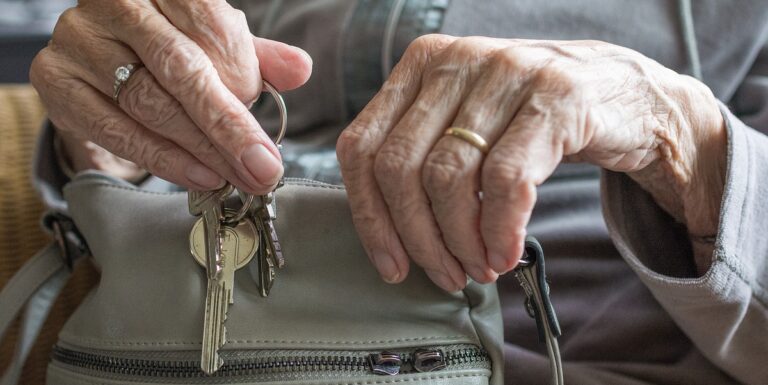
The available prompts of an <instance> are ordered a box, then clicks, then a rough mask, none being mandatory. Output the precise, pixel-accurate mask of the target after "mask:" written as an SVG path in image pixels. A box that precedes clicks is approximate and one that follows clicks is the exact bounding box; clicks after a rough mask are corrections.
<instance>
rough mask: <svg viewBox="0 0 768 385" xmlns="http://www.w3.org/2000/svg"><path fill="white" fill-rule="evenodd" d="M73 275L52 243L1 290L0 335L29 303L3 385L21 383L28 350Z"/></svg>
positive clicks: (25, 265) (26, 264)
mask: <svg viewBox="0 0 768 385" xmlns="http://www.w3.org/2000/svg"><path fill="white" fill-rule="evenodd" d="M70 274H71V270H70V269H69V267H68V266H67V264H66V263H65V262H64V259H63V258H62V257H61V253H60V251H59V248H58V247H57V246H56V245H55V244H50V245H48V246H46V247H45V248H44V249H42V250H41V251H40V252H38V253H37V254H36V255H35V256H34V257H32V259H30V260H29V261H27V263H25V264H24V266H22V267H21V269H20V270H19V271H18V272H17V273H16V274H15V275H14V276H13V277H12V278H11V280H10V281H8V283H7V284H6V285H5V287H4V288H3V291H2V292H0V309H3V311H2V312H0V336H3V335H4V334H5V332H6V331H7V330H8V327H9V326H10V325H11V323H12V322H13V320H14V319H16V316H17V315H18V314H19V313H20V312H21V310H22V309H23V308H24V305H27V306H26V310H25V313H24V317H23V318H22V322H21V328H20V330H19V338H18V342H17V343H16V350H15V351H14V354H13V358H12V360H11V364H10V366H9V367H8V370H7V372H6V373H5V374H4V375H3V377H2V379H1V380H0V385H15V384H16V383H18V381H19V377H20V376H21V369H22V367H23V366H24V362H25V361H26V359H27V356H28V355H29V351H30V350H31V349H32V345H34V342H35V340H36V339H37V336H38V334H39V333H40V329H41V328H42V326H43V323H44V322H45V319H46V318H47V316H48V312H49V311H50V310H51V307H52V306H53V302H54V301H55V300H56V297H58V295H59V293H60V292H61V289H62V288H63V287H64V284H65V283H66V282H67V279H68V278H69V275H70Z"/></svg>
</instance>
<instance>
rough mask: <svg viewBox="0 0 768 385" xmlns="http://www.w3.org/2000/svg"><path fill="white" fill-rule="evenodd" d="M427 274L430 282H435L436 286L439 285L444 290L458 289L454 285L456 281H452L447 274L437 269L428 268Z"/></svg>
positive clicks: (452, 290)
mask: <svg viewBox="0 0 768 385" xmlns="http://www.w3.org/2000/svg"><path fill="white" fill-rule="evenodd" d="M427 275H428V276H429V279H431V280H432V282H434V283H436V284H437V286H440V288H441V289H443V290H445V291H449V292H451V293H453V292H455V291H458V290H459V288H458V287H457V286H456V283H455V282H453V280H452V279H451V277H449V276H448V274H445V273H442V272H439V271H434V270H428V271H427Z"/></svg>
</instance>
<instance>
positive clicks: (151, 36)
mask: <svg viewBox="0 0 768 385" xmlns="http://www.w3.org/2000/svg"><path fill="white" fill-rule="evenodd" d="M139 62H140V63H142V64H143V65H144V67H141V68H140V69H138V70H136V71H135V72H134V73H133V75H132V76H131V78H130V79H129V80H128V81H127V83H126V84H125V85H124V86H123V89H122V90H121V92H120V96H119V99H120V100H119V101H120V104H119V105H115V104H114V103H113V102H112V100H111V99H112V93H113V88H112V87H113V83H114V79H115V75H114V71H115V69H116V68H117V67H119V66H121V65H125V64H129V63H139ZM311 71H312V61H311V59H310V57H309V55H308V54H307V53H306V52H304V51H303V50H301V49H300V48H297V47H293V46H290V45H287V44H283V43H279V42H276V41H271V40H266V39H260V38H257V37H254V36H253V35H251V33H250V31H249V29H248V25H247V23H246V20H245V16H244V14H243V13H242V12H241V11H239V10H236V9H234V8H232V7H231V6H230V5H229V4H227V2H226V1H225V0H205V1H186V0H157V1H150V0H109V1H99V0H81V1H80V2H79V4H78V5H77V7H75V8H71V9H69V10H67V11H66V12H64V14H63V15H62V16H61V18H60V19H59V21H58V23H57V25H56V28H55V30H54V32H53V36H52V38H51V41H50V43H49V45H48V47H46V48H45V49H43V50H42V51H40V53H39V54H38V55H37V57H36V58H35V60H34V62H33V63H32V67H31V70H30V80H31V81H32V84H33V85H34V86H35V88H36V89H37V91H38V92H39V94H40V97H41V98H42V101H43V103H44V105H45V106H46V108H47V111H48V116H49V118H50V120H51V121H52V122H53V123H54V124H55V126H56V127H57V129H59V131H60V133H61V134H64V136H66V137H70V138H75V139H78V140H80V141H81V142H82V141H83V140H90V141H93V142H94V143H96V144H98V145H99V146H101V147H104V148H105V149H107V150H109V151H110V152H112V153H113V154H115V155H117V156H119V157H121V158H124V159H127V160H130V161H132V162H134V163H136V164H137V165H139V166H140V167H142V168H144V169H146V170H147V171H149V172H151V173H152V174H154V175H157V176H159V177H161V178H164V179H167V180H169V181H171V182H174V183H176V184H179V185H183V186H186V187H189V188H193V189H200V190H209V189H213V188H216V187H219V186H221V185H222V184H223V183H224V180H227V181H229V182H231V183H232V184H234V185H235V186H237V187H238V188H240V189H243V190H244V191H247V192H249V193H254V194H264V193H266V192H268V191H270V190H271V189H272V187H273V186H274V185H275V184H276V183H277V182H278V180H279V178H280V176H282V172H283V169H282V164H281V161H280V154H279V152H278V151H277V148H276V147H275V145H274V143H273V142H272V140H271V139H270V138H269V136H268V135H266V134H265V133H264V131H263V130H262V129H261V126H259V123H258V122H257V121H256V119H255V118H254V117H253V115H251V113H250V112H249V110H248V107H247V105H250V104H251V103H252V102H253V101H254V100H256V99H257V97H258V96H259V94H260V93H261V84H262V75H263V76H264V78H265V79H266V80H267V81H269V82H270V83H272V84H273V85H274V86H275V87H276V88H277V89H279V90H289V89H293V88H296V87H299V86H301V85H302V84H304V83H305V82H306V81H307V79H308V78H309V75H310V73H311ZM69 142H77V140H75V141H69ZM67 150H68V151H72V149H71V148H68V149H67ZM70 155H72V154H70Z"/></svg>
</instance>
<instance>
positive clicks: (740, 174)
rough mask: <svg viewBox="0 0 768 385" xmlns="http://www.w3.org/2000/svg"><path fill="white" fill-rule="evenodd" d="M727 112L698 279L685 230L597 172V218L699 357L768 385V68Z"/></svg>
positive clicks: (613, 176)
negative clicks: (713, 234) (713, 228)
mask: <svg viewBox="0 0 768 385" xmlns="http://www.w3.org/2000/svg"><path fill="white" fill-rule="evenodd" d="M765 63H768V62H765ZM764 70H766V71H765V72H764V73H763V72H762V71H764ZM731 105H732V107H733V111H735V112H741V114H740V116H741V117H742V119H740V118H738V117H736V116H735V114H734V113H732V112H731V111H730V110H729V109H728V107H726V106H724V105H723V106H721V109H722V111H723V116H724V117H725V119H726V124H727V127H728V171H727V177H726V184H725V191H724V194H723V200H722V202H721V211H720V223H719V229H718V233H717V239H716V243H715V251H714V255H713V257H712V258H713V259H712V265H711V267H710V269H709V271H707V272H706V274H705V275H703V276H701V277H695V276H692V275H691V273H690V272H691V269H690V264H691V263H692V262H691V261H692V256H691V254H690V253H691V251H690V244H689V241H688V239H687V237H686V236H685V232H684V229H681V226H680V225H679V224H675V223H674V221H673V220H672V219H671V217H670V216H668V215H667V214H666V213H665V212H664V211H663V210H661V209H660V208H659V207H658V206H657V205H656V204H655V203H654V201H653V200H652V199H651V197H650V196H649V194H647V193H646V192H645V191H644V190H642V189H641V188H640V187H639V186H638V185H637V184H636V183H634V182H633V181H632V180H631V179H630V178H629V177H627V176H626V175H624V174H620V173H613V172H604V174H603V180H602V189H603V191H602V194H603V198H602V199H603V213H604V216H605V219H606V222H607V225H608V228H609V231H610V234H611V237H612V239H613V241H614V244H615V245H616V247H617V249H618V250H619V252H620V253H621V255H622V256H623V257H624V259H625V260H626V261H627V262H628V263H629V265H630V266H631V267H632V269H634V271H635V272H636V273H637V275H638V276H639V277H640V279H641V280H642V281H643V282H644V283H645V285H647V287H648V288H649V289H650V290H651V292H652V293H653V295H654V296H655V297H656V299H657V300H658V301H659V303H661V305H662V306H663V307H664V309H665V310H666V311H667V312H668V313H669V314H670V315H671V316H672V318H673V319H674V320H675V322H676V323H677V324H678V325H679V327H680V328H681V329H682V330H683V331H684V332H685V333H686V334H687V335H688V337H689V338H691V340H692V341H693V343H694V344H695V345H696V346H697V347H698V349H699V350H700V351H701V352H702V353H703V354H704V355H705V356H706V357H707V358H708V359H709V360H711V361H712V362H713V363H714V364H715V365H717V366H719V367H720V368H721V369H722V370H724V371H725V372H727V373H728V374H730V375H731V376H733V377H734V378H736V379H738V380H740V381H743V382H745V383H748V384H768V365H766V364H765V358H766V357H768V337H766V331H768V200H766V197H768V137H766V136H765V135H764V134H763V133H761V132H759V131H763V132H766V131H768V66H761V64H760V63H758V64H757V65H756V66H755V69H754V70H753V71H752V73H751V74H750V75H749V76H747V78H746V79H745V82H744V83H743V84H742V86H741V88H740V90H739V91H738V92H737V93H736V95H735V97H734V99H733V100H732V101H731ZM746 122H749V125H748V124H747V123H746ZM750 126H751V127H750Z"/></svg>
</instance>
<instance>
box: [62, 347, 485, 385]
mask: <svg viewBox="0 0 768 385" xmlns="http://www.w3.org/2000/svg"><path fill="white" fill-rule="evenodd" d="M153 354H154V355H155V357H151V358H147V356H152V355H153ZM221 355H222V358H223V360H224V364H223V365H222V366H221V368H220V369H219V370H218V371H217V372H216V373H215V374H214V375H212V376H209V375H206V374H205V373H204V372H203V371H202V370H201V369H200V361H199V352H177V353H174V352H162V353H160V352H158V353H143V354H142V353H111V352H102V351H87V352H86V351H80V350H73V349H68V348H64V347H62V346H59V345H56V346H54V347H53V351H52V353H51V360H52V361H53V362H55V363H57V364H61V365H64V366H65V367H70V368H73V369H76V370H77V371H79V372H85V373H87V374H90V375H95V376H110V377H112V376H115V375H117V376H120V377H133V378H139V377H151V378H211V377H214V378H216V377H228V378H232V377H254V376H265V377H270V379H272V380H275V379H279V378H285V379H288V378H295V377H302V378H307V377H313V376H318V377H319V376H328V375H329V374H332V375H334V376H339V377H341V376H352V375H357V376H365V375H371V376H379V375H386V376H395V375H402V374H413V373H424V372H434V371H443V370H462V369H488V370H490V368H491V360H490V357H489V356H488V353H487V352H486V351H485V350H484V349H482V348H479V347H477V346H475V345H466V344H461V345H448V346H441V347H429V348H418V349H413V350H402V351H397V352H387V351H375V352H374V351H331V350H329V351H312V350H256V351H224V352H222V354H221ZM192 357H198V358H197V359H194V358H192ZM489 374H490V373H489Z"/></svg>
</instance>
